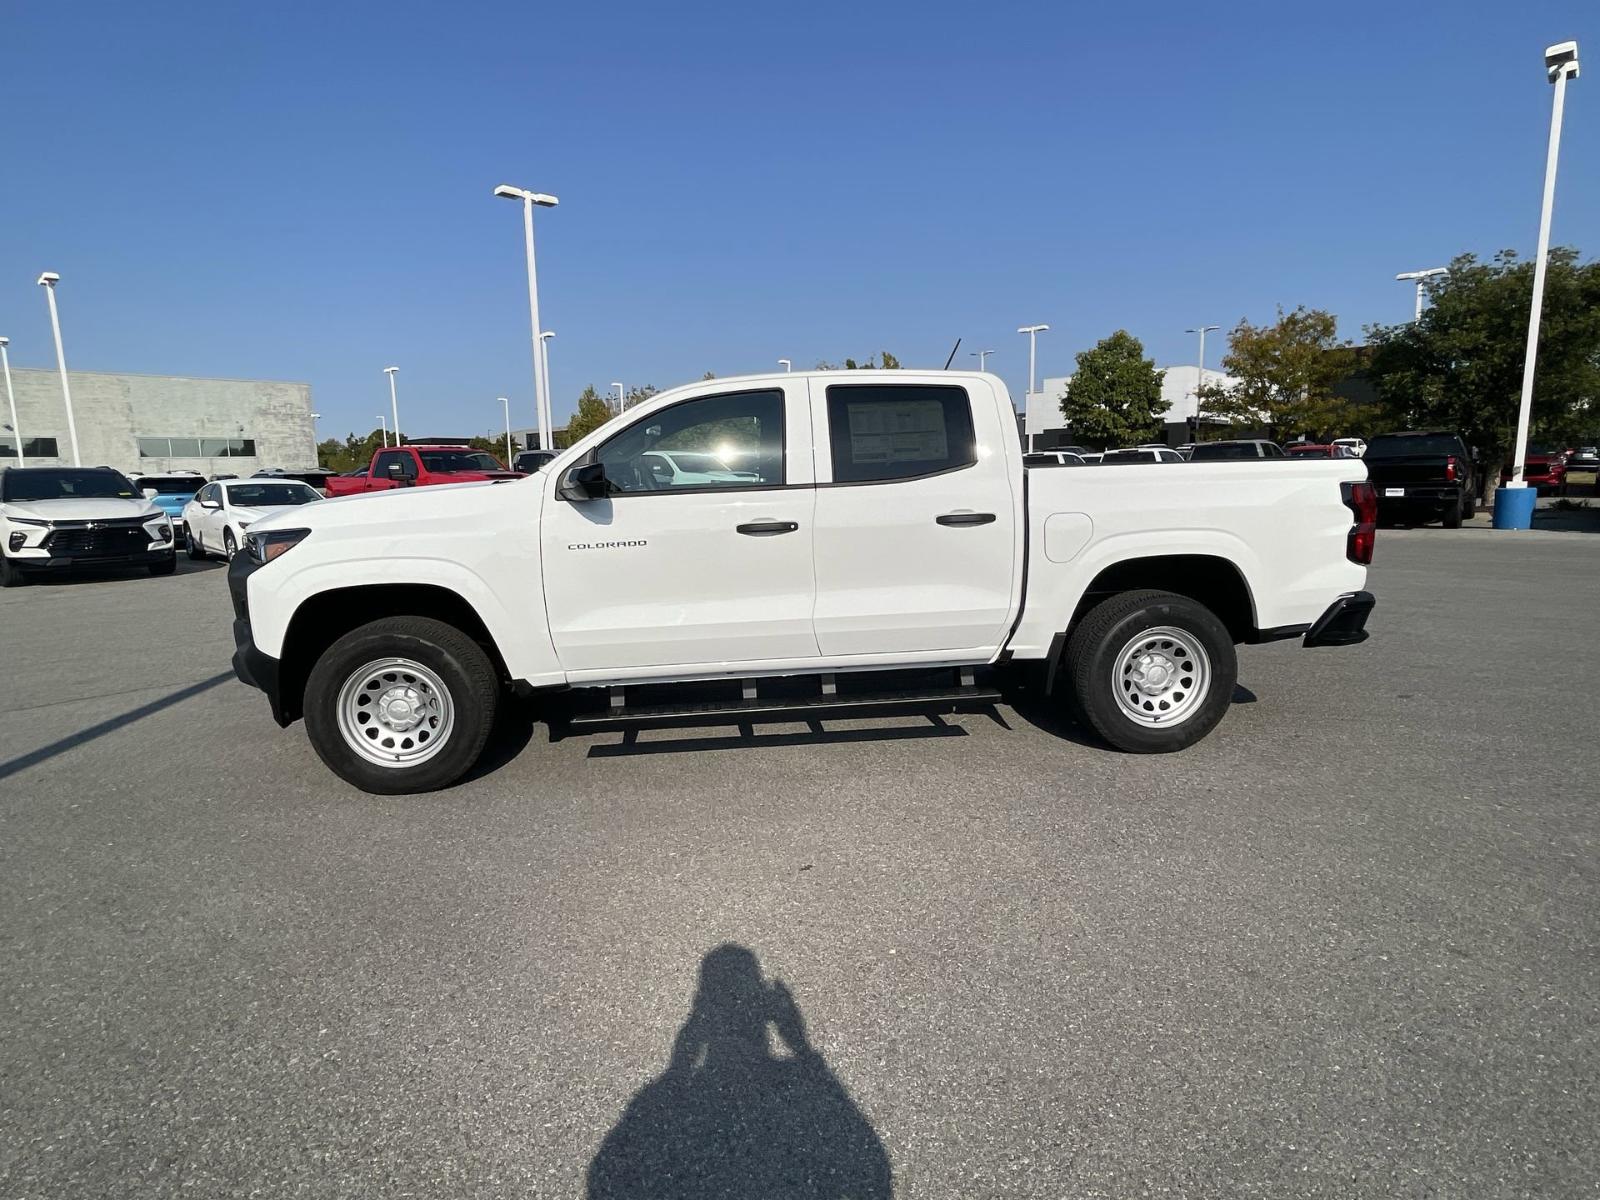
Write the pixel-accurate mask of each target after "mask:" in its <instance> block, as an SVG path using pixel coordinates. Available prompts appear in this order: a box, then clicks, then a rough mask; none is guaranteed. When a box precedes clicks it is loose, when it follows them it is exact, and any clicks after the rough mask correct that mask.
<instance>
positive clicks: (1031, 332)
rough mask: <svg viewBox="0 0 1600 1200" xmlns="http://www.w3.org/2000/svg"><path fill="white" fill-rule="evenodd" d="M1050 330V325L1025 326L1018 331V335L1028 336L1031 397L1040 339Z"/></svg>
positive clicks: (1029, 390) (1029, 389) (1029, 388)
mask: <svg viewBox="0 0 1600 1200" xmlns="http://www.w3.org/2000/svg"><path fill="white" fill-rule="evenodd" d="M1049 328H1050V326H1048V325H1024V326H1023V327H1022V328H1021V329H1019V330H1017V332H1018V333H1025V334H1027V335H1028V395H1029V396H1031V395H1033V380H1034V376H1035V374H1036V373H1037V372H1036V370H1035V363H1036V361H1037V355H1036V353H1035V352H1036V350H1037V349H1038V338H1039V335H1040V334H1041V333H1044V332H1045V331H1046V330H1048V329H1049Z"/></svg>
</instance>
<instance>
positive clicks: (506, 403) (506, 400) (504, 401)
mask: <svg viewBox="0 0 1600 1200" xmlns="http://www.w3.org/2000/svg"><path fill="white" fill-rule="evenodd" d="M500 404H501V406H502V407H503V408H504V409H505V417H506V469H507V470H510V469H511V398H510V397H509V396H501V397H500ZM539 449H541V450H543V449H546V447H544V446H541V447H539Z"/></svg>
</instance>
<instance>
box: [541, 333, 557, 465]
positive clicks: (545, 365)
mask: <svg viewBox="0 0 1600 1200" xmlns="http://www.w3.org/2000/svg"><path fill="white" fill-rule="evenodd" d="M555 335H556V331H555V330H554V329H542V330H540V331H539V369H540V370H541V371H543V372H544V415H545V419H546V420H547V421H548V422H549V424H550V441H551V443H552V444H551V445H549V446H541V447H539V449H541V450H554V449H555V446H554V444H553V443H554V442H555V440H556V411H555V410H556V406H555V400H554V393H552V392H551V391H550V339H551V338H553V337H555Z"/></svg>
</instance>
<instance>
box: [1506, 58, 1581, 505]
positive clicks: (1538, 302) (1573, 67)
mask: <svg viewBox="0 0 1600 1200" xmlns="http://www.w3.org/2000/svg"><path fill="white" fill-rule="evenodd" d="M1544 66H1545V73H1546V74H1547V75H1548V76H1549V79H1550V82H1551V83H1553V84H1555V85H1556V94H1555V100H1554V101H1553V103H1552V106H1551V109H1550V145H1549V149H1548V150H1547V151H1546V152H1545V164H1544V203H1543V205H1542V207H1541V208H1540V210H1539V254H1538V257H1537V258H1536V259H1535V260H1534V264H1533V304H1532V306H1531V307H1530V308H1529V311H1528V352H1527V355H1526V357H1524V359H1523V362H1522V404H1521V407H1520V408H1519V409H1518V410H1517V446H1516V450H1515V451H1514V452H1513V454H1512V456H1511V486H1512V487H1515V488H1520V487H1525V486H1527V485H1526V483H1525V482H1524V480H1523V478H1522V474H1523V467H1524V465H1525V464H1524V463H1523V459H1525V458H1527V457H1528V422H1529V418H1530V417H1531V416H1532V410H1533V364H1534V355H1535V354H1536V353H1537V352H1538V349H1539V318H1540V316H1541V315H1542V312H1543V309H1544V275H1545V268H1546V266H1547V265H1548V263H1549V260H1550V215H1551V211H1552V210H1553V209H1554V207H1555V201H1556V159H1557V157H1558V156H1559V154H1560V151H1561V113H1562V109H1563V108H1564V107H1565V106H1566V100H1567V80H1568V79H1569V78H1571V79H1576V78H1577V77H1578V43H1577V42H1561V43H1559V44H1557V45H1554V46H1550V47H1547V48H1546V49H1545V52H1544Z"/></svg>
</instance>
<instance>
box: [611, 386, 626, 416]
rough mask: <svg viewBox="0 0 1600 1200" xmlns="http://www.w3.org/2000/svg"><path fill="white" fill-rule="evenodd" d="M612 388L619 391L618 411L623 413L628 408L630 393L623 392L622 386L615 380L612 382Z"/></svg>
mask: <svg viewBox="0 0 1600 1200" xmlns="http://www.w3.org/2000/svg"><path fill="white" fill-rule="evenodd" d="M611 386H612V387H614V388H616V389H617V411H618V412H621V411H622V410H623V409H624V408H626V407H627V404H628V393H627V392H625V391H624V390H623V388H622V385H621V384H620V383H618V382H617V381H616V380H615V379H613V380H612V381H611Z"/></svg>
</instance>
